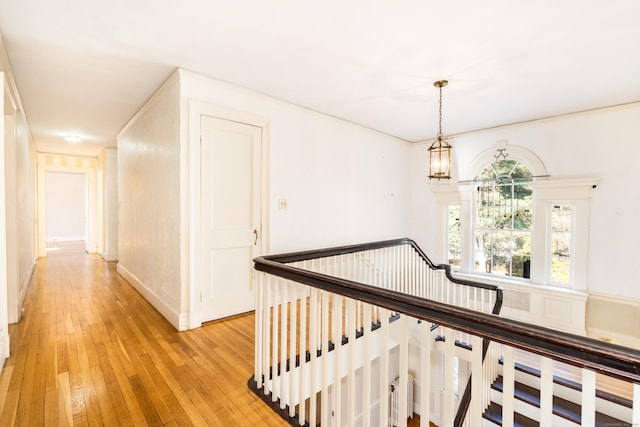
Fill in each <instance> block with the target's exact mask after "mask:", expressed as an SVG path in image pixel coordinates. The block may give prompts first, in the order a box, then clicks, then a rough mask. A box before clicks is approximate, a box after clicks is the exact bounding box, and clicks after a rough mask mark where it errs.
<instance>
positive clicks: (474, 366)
mask: <svg viewBox="0 0 640 427" xmlns="http://www.w3.org/2000/svg"><path fill="white" fill-rule="evenodd" d="M471 345H472V346H473V348H472V350H471V403H470V404H469V411H468V412H467V416H466V422H467V424H468V425H470V426H473V427H479V426H480V424H481V420H482V413H483V412H484V407H483V406H484V405H483V398H482V397H483V396H484V383H485V382H484V381H483V378H482V377H483V375H482V338H480V337H477V336H475V335H474V336H472V338H471ZM502 425H505V426H507V425H509V424H505V423H503V424H502Z"/></svg>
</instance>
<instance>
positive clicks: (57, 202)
mask: <svg viewBox="0 0 640 427" xmlns="http://www.w3.org/2000/svg"><path fill="white" fill-rule="evenodd" d="M45 186H46V196H45V197H46V201H45V206H46V242H47V253H49V252H50V251H56V250H59V249H60V248H61V247H62V246H61V244H64V243H65V242H79V241H82V242H84V246H85V250H86V249H87V244H88V238H87V237H88V236H87V235H88V224H87V217H88V215H87V213H88V210H89V209H88V199H89V198H88V194H87V193H88V185H87V175H86V174H84V173H74V172H51V171H50V172H47V173H46V183H45Z"/></svg>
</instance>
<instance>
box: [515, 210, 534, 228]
mask: <svg viewBox="0 0 640 427" xmlns="http://www.w3.org/2000/svg"><path fill="white" fill-rule="evenodd" d="M531 213H532V212H531V208H530V207H525V208H523V207H517V208H516V209H515V211H514V214H513V215H514V218H513V228H515V229H518V230H529V229H531V224H532V222H533V215H531Z"/></svg>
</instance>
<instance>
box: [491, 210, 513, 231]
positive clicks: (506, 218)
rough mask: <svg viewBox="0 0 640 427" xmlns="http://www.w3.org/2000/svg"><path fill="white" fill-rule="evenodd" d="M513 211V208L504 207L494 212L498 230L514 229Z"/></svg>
mask: <svg viewBox="0 0 640 427" xmlns="http://www.w3.org/2000/svg"><path fill="white" fill-rule="evenodd" d="M512 213H513V212H512V211H511V208H506V207H502V208H499V209H496V211H495V212H494V217H495V221H496V228H508V229H511V228H512V227H511V226H512V216H511V215H512Z"/></svg>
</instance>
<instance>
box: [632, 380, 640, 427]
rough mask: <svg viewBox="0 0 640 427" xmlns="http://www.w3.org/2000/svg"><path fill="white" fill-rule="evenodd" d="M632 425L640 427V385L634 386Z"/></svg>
mask: <svg viewBox="0 0 640 427" xmlns="http://www.w3.org/2000/svg"><path fill="white" fill-rule="evenodd" d="M631 420H632V421H631V425H633V426H640V384H634V385H633V415H632V418H631Z"/></svg>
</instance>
